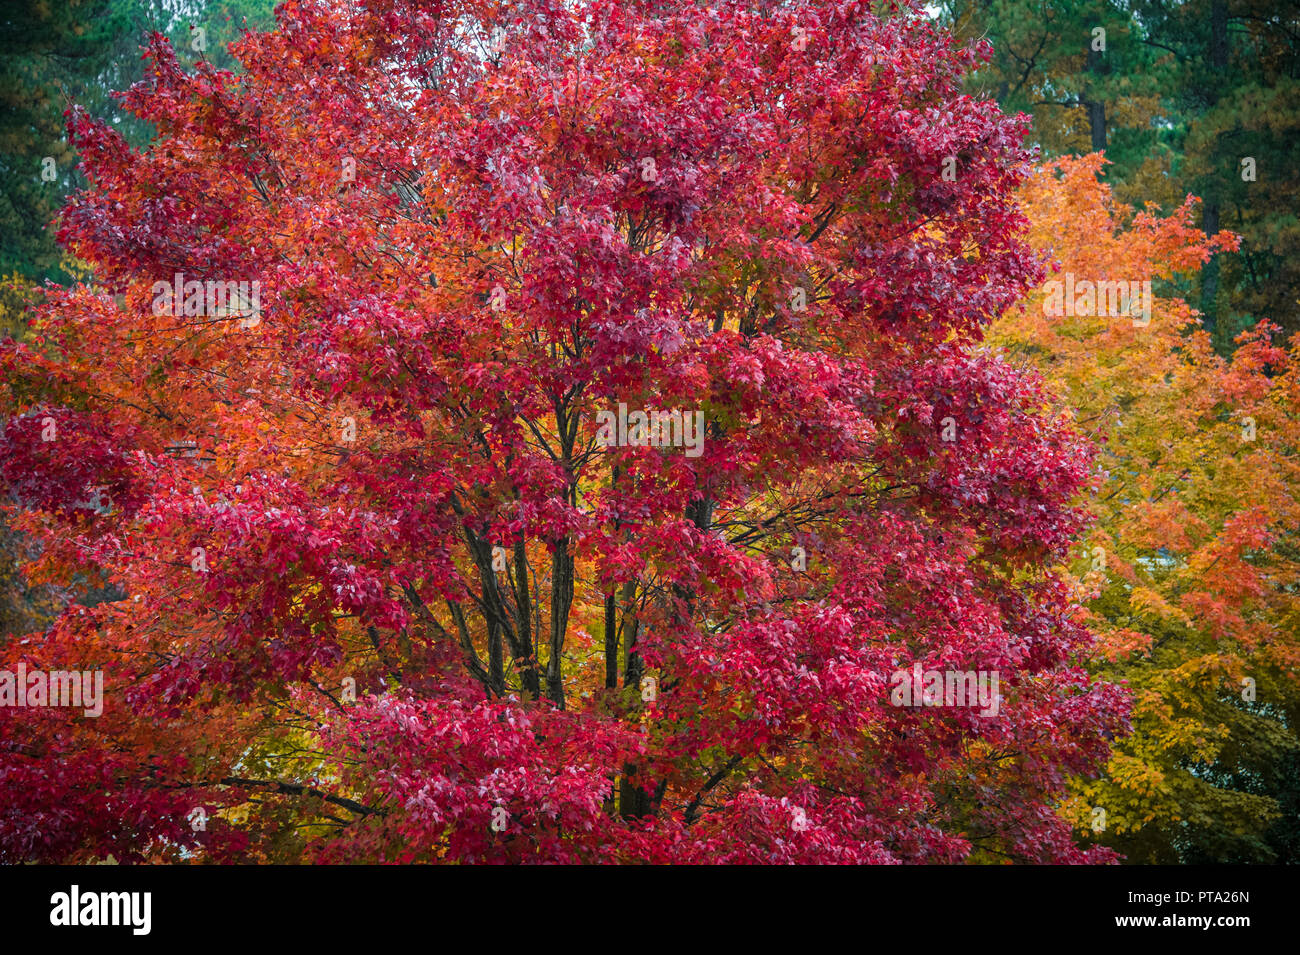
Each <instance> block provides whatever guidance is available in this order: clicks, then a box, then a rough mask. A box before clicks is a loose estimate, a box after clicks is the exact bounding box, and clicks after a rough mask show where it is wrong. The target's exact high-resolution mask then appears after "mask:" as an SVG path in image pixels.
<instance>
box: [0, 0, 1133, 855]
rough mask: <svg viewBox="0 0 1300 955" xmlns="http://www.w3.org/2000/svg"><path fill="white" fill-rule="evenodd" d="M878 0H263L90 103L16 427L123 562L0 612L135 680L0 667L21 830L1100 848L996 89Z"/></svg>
mask: <svg viewBox="0 0 1300 955" xmlns="http://www.w3.org/2000/svg"><path fill="white" fill-rule="evenodd" d="M873 11H874V5H873V4H869V3H859V2H840V3H825V2H819V3H812V2H808V3H792V4H785V3H783V4H775V3H770V4H719V5H717V6H714V7H707V6H702V5H699V4H696V3H688V2H682V0H659V2H627V0H598V2H584V3H582V4H573V3H561V2H559V0H524V2H512V3H499V2H467V0H450V2H436V0H425V2H410V0H372V2H368V3H366V4H364V5H357V6H356V7H348V8H345V9H340V8H338V7H336V6H335V5H333V4H330V3H328V2H306V0H289V2H287V3H285V4H284V5H282V6H281V7H280V8H279V10H278V13H277V16H278V20H279V28H278V30H276V31H275V32H273V33H269V34H265V35H250V36H247V37H245V38H244V39H243V40H242V41H241V42H240V43H239V44H238V45H237V47H236V48H235V52H236V54H237V56H238V58H239V60H240V61H241V62H242V63H243V64H244V67H245V72H244V73H242V74H240V75H238V76H236V75H232V74H229V73H223V72H218V71H215V70H213V69H212V68H210V67H209V66H208V65H207V64H206V63H204V62H199V63H197V64H196V65H194V66H193V68H190V69H186V68H184V67H183V66H182V65H181V64H180V63H179V62H178V59H177V57H176V55H175V54H174V52H173V51H172V50H171V48H170V47H169V46H168V45H167V44H166V43H165V42H163V41H162V40H161V39H159V40H157V41H156V42H155V43H154V44H153V45H152V47H151V48H150V51H149V55H150V56H151V57H152V76H151V78H150V79H149V80H148V81H147V82H145V83H144V84H142V85H140V86H138V87H137V88H135V89H132V90H131V91H130V92H128V93H127V94H125V95H124V102H125V104H126V105H127V106H128V107H129V108H130V109H131V110H132V111H133V112H135V113H136V114H137V115H139V116H141V117H142V118H144V119H146V120H148V121H150V122H151V123H153V124H154V125H155V126H156V128H157V136H156V138H155V140H154V142H153V143H152V144H151V145H150V146H149V148H147V149H145V150H142V151H134V150H132V149H130V148H128V147H127V146H126V145H125V144H124V143H123V142H122V140H121V139H120V137H119V136H117V135H116V134H115V133H114V131H113V130H111V129H109V128H107V127H106V126H104V125H103V124H100V123H97V122H94V121H92V120H91V119H90V118H89V117H87V116H85V115H84V114H82V113H80V112H77V113H74V114H72V115H71V117H70V123H71V128H72V131H73V135H74V137H75V141H76V144H77V146H78V148H79V150H80V153H81V156H82V157H83V169H84V171H85V173H86V175H87V177H88V178H89V181H90V183H91V185H90V187H89V188H88V189H87V190H85V191H84V192H82V193H81V194H79V195H78V196H76V197H75V198H74V199H73V200H72V201H71V202H70V204H69V206H68V208H67V209H66V210H65V211H64V215H63V222H62V227H61V230H62V231H61V235H62V238H63V240H64V241H65V243H66V244H67V245H68V247H69V248H70V249H71V250H72V251H73V252H74V253H75V254H76V255H77V256H79V257H80V258H81V259H84V260H85V261H86V262H88V263H90V265H91V266H92V267H93V270H94V283H93V284H90V285H81V286H77V287H75V288H70V289H64V290H56V289H52V290H50V291H49V295H48V301H47V303H46V304H45V306H44V307H43V308H42V310H41V312H40V314H39V317H38V318H37V319H36V320H35V329H34V332H35V334H34V336H33V337H32V338H31V339H29V341H28V342H27V343H26V344H25V345H22V346H19V345H15V344H13V343H7V344H6V345H5V350H4V354H3V362H4V368H5V378H4V381H5V384H4V386H3V391H2V392H0V400H2V401H3V408H4V410H5V412H6V413H7V416H8V417H7V423H6V424H5V427H4V431H3V437H2V438H0V441H2V442H3V462H2V466H0V476H2V477H3V480H4V482H5V484H6V486H7V488H8V492H9V495H10V499H11V500H12V501H14V502H15V506H14V509H15V511H16V512H17V515H16V517H15V521H16V522H17V526H19V527H21V529H22V530H23V531H24V532H25V533H27V534H28V535H30V536H31V538H32V539H33V540H35V541H38V542H39V546H40V555H39V558H38V559H37V560H35V561H34V562H33V565H32V566H31V568H29V572H30V574H31V575H32V577H33V578H35V579H43V580H50V581H59V582H62V583H63V584H65V585H68V586H74V585H78V584H80V585H84V586H91V585H99V584H103V583H105V582H106V583H108V584H110V585H111V586H112V587H114V588H116V590H115V596H117V597H120V599H109V600H105V601H101V602H98V603H93V602H91V601H85V600H83V601H81V602H75V603H73V604H71V605H70V606H69V607H68V609H67V611H66V612H65V613H64V614H63V615H62V617H61V618H60V619H59V621H58V623H57V624H56V625H55V626H54V627H53V628H52V630H51V631H50V632H49V633H47V634H35V635H26V636H24V637H22V638H14V639H13V640H12V641H11V642H10V644H9V646H8V650H9V651H10V652H9V657H10V659H11V661H12V662H17V658H15V656H14V654H15V651H16V652H17V654H18V655H19V656H20V657H21V658H22V661H23V662H24V663H25V664H26V665H28V666H29V667H31V668H33V669H35V668H38V667H42V668H44V669H46V670H53V669H59V668H67V669H76V670H88V669H92V668H98V669H101V670H102V671H103V672H104V674H105V681H106V682H105V686H106V690H105V693H106V697H107V698H106V701H105V706H104V713H103V715H102V716H100V717H98V718H93V717H87V716H85V715H84V714H82V713H81V712H80V711H72V710H68V709H65V708H55V707H47V708H43V709H39V708H24V709H18V708H5V709H0V786H2V787H3V789H4V791H5V793H6V798H5V799H3V800H0V858H3V859H5V860H26V859H39V860H64V861H67V860H86V859H91V858H100V857H103V856H106V855H112V856H113V857H114V858H117V859H120V860H123V861H130V860H135V859H142V858H149V859H160V858H178V857H180V856H181V855H182V854H190V853H195V854H198V855H199V856H200V857H206V858H212V859H217V860H256V859H271V860H284V859H298V860H322V861H329V860H343V861H373V860H384V861H411V860H439V859H446V860H449V861H450V860H456V861H526V860H536V861H551V862H553V861H580V860H581V861H631V860H640V861H655V862H662V861H677V862H682V861H688V862H698V861H710V862H715V861H716V862H872V863H876V862H879V863H886V862H923V861H941V862H948V861H959V860H962V859H966V858H972V859H991V860H1005V859H1008V858H1009V859H1014V860H1024V861H1035V862H1048V861H1050V862H1060V861H1090V860H1100V861H1104V860H1106V859H1108V858H1110V855H1109V854H1108V853H1107V852H1106V850H1100V849H1098V850H1088V851H1083V850H1080V849H1078V848H1076V846H1075V845H1074V843H1073V841H1072V839H1071V836H1070V831H1069V827H1068V825H1067V824H1066V823H1065V822H1064V821H1063V820H1062V819H1061V818H1060V817H1059V816H1058V814H1057V811H1056V805H1057V803H1058V802H1059V800H1060V799H1061V796H1062V793H1063V791H1064V784H1065V780H1066V779H1067V778H1068V777H1069V776H1070V775H1071V774H1088V773H1092V772H1095V771H1096V770H1097V769H1098V768H1099V767H1100V766H1101V765H1104V762H1105V759H1106V757H1107V754H1108V751H1109V744H1108V738H1109V736H1110V735H1111V734H1113V733H1115V732H1117V731H1120V730H1121V729H1122V727H1123V724H1124V721H1125V706H1126V704H1125V700H1124V697H1123V695H1122V694H1121V693H1120V691H1119V690H1118V689H1117V688H1116V687H1113V686H1109V685H1106V684H1099V683H1095V682H1091V681H1090V680H1089V679H1088V677H1087V676H1086V674H1084V672H1083V671H1082V670H1081V668H1080V667H1079V666H1078V665H1077V664H1078V656H1079V654H1080V653H1081V652H1083V651H1086V650H1087V648H1088V646H1089V644H1090V642H1091V637H1090V635H1089V634H1088V632H1087V631H1086V630H1085V629H1084V628H1083V627H1082V626H1081V625H1080V624H1079V623H1078V620H1077V608H1076V606H1075V603H1074V598H1073V595H1072V593H1071V591H1070V589H1069V587H1068V586H1067V584H1066V583H1065V582H1063V581H1062V580H1061V579H1059V578H1058V577H1057V576H1056V575H1055V574H1053V573H1051V572H1049V571H1046V570H1044V568H1045V567H1047V566H1049V565H1050V564H1054V563H1057V562H1059V561H1060V560H1061V558H1062V557H1063V556H1064V555H1065V553H1066V550H1067V547H1068V543H1069V540H1070V537H1071V535H1072V534H1074V533H1075V532H1076V531H1077V530H1078V529H1079V526H1080V523H1081V521H1082V517H1081V512H1080V511H1079V510H1078V509H1076V508H1075V507H1074V506H1073V505H1072V504H1071V502H1072V501H1073V500H1074V499H1075V498H1076V496H1077V495H1078V494H1079V493H1080V492H1081V491H1082V490H1084V489H1086V488H1087V487H1088V486H1089V483H1090V480H1091V478H1090V460H1091V458H1090V451H1089V447H1088V445H1087V444H1086V442H1084V441H1083V440H1082V439H1081V438H1080V437H1079V436H1078V435H1077V434H1076V433H1075V432H1074V431H1072V430H1071V428H1070V427H1069V425H1068V424H1067V423H1066V422H1064V421H1062V420H1060V419H1058V418H1056V417H1054V416H1053V415H1052V414H1051V413H1050V412H1048V411H1047V410H1045V409H1047V408H1048V407H1049V403H1048V402H1047V400H1046V399H1045V397H1044V394H1043V392H1042V389H1041V385H1040V383H1039V382H1038V380H1037V379H1036V378H1035V377H1033V376H1031V375H1030V374H1027V373H1025V372H1022V371H1018V370H1017V369H1015V368H1014V367H1012V366H1010V365H1009V364H1007V363H1006V362H1004V361H1003V360H1001V359H999V358H998V357H997V356H996V355H995V354H993V353H991V352H988V351H985V350H983V349H982V348H981V347H980V340H981V334H982V331H981V330H982V326H983V325H984V324H985V323H986V322H987V321H988V320H989V319H990V318H991V317H993V316H996V315H999V314H1001V313H1002V312H1003V311H1004V310H1005V309H1006V308H1007V306H1008V305H1009V304H1010V303H1012V302H1013V301H1015V300H1016V299H1017V298H1018V297H1019V296H1021V295H1022V294H1024V292H1025V290H1026V289H1027V288H1028V287H1030V286H1031V285H1032V284H1033V283H1034V282H1036V281H1037V280H1038V279H1039V278H1041V274H1042V273H1041V271H1040V266H1039V264H1038V262H1037V261H1036V259H1035V258H1034V256H1033V255H1032V254H1031V253H1030V251H1029V250H1028V248H1027V246H1026V245H1025V244H1024V242H1023V241H1022V239H1021V237H1020V233H1021V231H1022V230H1023V227H1024V222H1023V219H1022V217H1021V215H1020V213H1019V211H1018V209H1017V208H1016V206H1015V203H1014V201H1013V200H1012V198H1011V193H1012V190H1013V189H1014V187H1015V186H1016V185H1017V183H1019V182H1020V181H1021V180H1022V179H1023V177H1024V176H1025V174H1026V172H1027V170H1028V162H1029V157H1028V156H1027V155H1026V153H1025V152H1024V151H1023V149H1022V146H1021V137H1022V135H1023V127H1022V125H1021V124H1020V122H1018V121H1016V120H1013V119H1011V118H1008V117H1005V116H1003V115H1002V114H1001V113H1000V112H999V111H998V109H997V108H996V106H995V105H993V104H992V103H989V102H984V101H980V100H978V99H974V98H971V97H970V96H967V95H964V94H963V93H962V92H961V88H960V84H961V81H962V78H963V76H964V74H965V72H966V71H968V70H969V69H970V67H971V66H972V64H973V63H974V62H975V60H976V58H977V56H978V55H979V54H978V52H977V51H972V50H968V49H963V48H960V47H958V46H957V45H955V44H954V42H953V41H952V39H951V38H950V37H949V36H947V35H946V34H945V33H943V32H942V31H940V30H939V29H937V28H936V27H935V26H934V25H933V24H932V23H930V22H929V21H928V20H927V19H926V18H925V17H924V16H923V15H921V14H920V13H919V11H918V10H915V9H912V8H910V7H906V6H904V7H903V8H901V9H899V10H896V11H894V12H892V13H890V14H888V15H881V14H879V13H878V12H873ZM232 283H233V284H232ZM176 292H179V294H176ZM602 413H604V414H602ZM610 413H614V414H615V415H616V416H617V418H618V426H617V427H616V428H613V429H610V428H605V430H604V431H603V432H602V423H603V422H606V423H607V422H609V421H610V420H611V417H610ZM674 413H675V414H674ZM641 416H644V418H643V417H641ZM697 425H698V426H699V430H696V426H697ZM51 434H52V435H53V437H47V436H48V435H51ZM87 604H90V605H87ZM914 665H915V666H918V667H919V668H920V670H922V671H925V672H937V673H939V674H944V673H952V672H959V673H971V674H979V675H980V677H981V678H983V677H984V676H987V675H990V674H992V675H994V676H995V677H996V679H997V683H996V684H995V688H996V689H997V690H998V698H997V700H996V703H995V705H994V706H993V707H991V709H992V710H994V711H995V712H992V713H991V712H989V708H985V709H984V710H981V709H979V708H977V707H975V706H971V705H949V706H929V705H910V706H899V705H895V703H896V700H891V689H893V688H894V681H895V679H896V676H897V674H898V673H899V672H906V673H909V674H910V673H911V672H912V668H913V666H914ZM353 690H355V695H354V694H353ZM912 702H913V703H914V704H922V703H923V702H932V701H929V700H928V698H925V699H923V697H922V693H921V688H920V687H918V688H917V696H916V699H915V700H913V701H912ZM947 702H953V701H952V700H951V699H949V700H948V701H947ZM196 809H200V810H202V812H203V813H204V814H205V815H206V814H210V815H211V818H210V819H205V821H204V824H203V825H197V824H196V823H195V822H194V819H193V815H194V812H195V810H196ZM186 857H188V855H187V856H186Z"/></svg>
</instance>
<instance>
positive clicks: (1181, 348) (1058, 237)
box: [991, 155, 1300, 863]
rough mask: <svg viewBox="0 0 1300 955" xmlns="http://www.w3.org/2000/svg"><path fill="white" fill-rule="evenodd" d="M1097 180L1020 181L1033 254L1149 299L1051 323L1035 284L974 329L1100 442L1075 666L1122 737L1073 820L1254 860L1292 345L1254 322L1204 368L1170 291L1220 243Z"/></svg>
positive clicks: (1296, 433)
mask: <svg viewBox="0 0 1300 955" xmlns="http://www.w3.org/2000/svg"><path fill="white" fill-rule="evenodd" d="M1103 174H1104V166H1103V160H1102V159H1101V157H1100V156H1097V155H1093V156H1088V157H1084V158H1082V159H1078V160H1063V161H1058V162H1054V163H1050V164H1048V165H1047V166H1046V167H1045V168H1043V169H1042V170H1041V171H1040V172H1039V173H1038V174H1037V175H1035V176H1034V177H1033V178H1032V180H1031V181H1030V182H1028V183H1026V185H1025V186H1024V187H1022V190H1021V199H1022V201H1023V204H1024V209H1025V212H1026V214H1027V215H1028V216H1029V218H1030V219H1031V222H1032V226H1031V229H1030V231H1029V238H1030V241H1031V242H1033V244H1034V245H1035V246H1036V247H1039V248H1042V249H1044V250H1045V251H1047V252H1049V253H1050V254H1051V255H1052V257H1053V260H1054V261H1053V266H1054V271H1053V277H1054V279H1055V280H1057V281H1060V280H1061V278H1062V277H1063V276H1066V275H1073V276H1075V277H1076V279H1077V280H1078V281H1080V282H1082V281H1089V280H1097V279H1099V278H1104V279H1109V280H1124V281H1132V280H1152V281H1154V283H1155V284H1154V286H1153V289H1154V293H1153V296H1152V298H1151V301H1150V302H1148V303H1147V305H1148V308H1147V309H1146V310H1144V312H1143V314H1142V315H1140V316H1139V315H1134V316H1133V317H1128V316H1124V317H1114V316H1105V315H1095V314H1093V315H1087V314H1072V315H1063V314H1056V315H1053V314H1050V313H1051V312H1052V311H1054V309H1052V308H1050V307H1046V308H1045V307H1044V306H1045V302H1046V298H1047V290H1046V288H1044V289H1040V290H1038V291H1036V292H1035V293H1034V294H1032V295H1030V296H1029V297H1028V298H1027V299H1026V300H1025V301H1024V302H1023V303H1020V304H1018V305H1016V306H1015V307H1014V308H1013V309H1011V310H1009V311H1008V313H1007V314H1006V315H1004V316H1003V317H1002V319H1000V320H999V321H998V322H997V323H995V324H994V326H993V328H992V330H991V338H992V340H993V341H994V342H995V343H997V344H998V345H999V346H1001V347H1002V348H1003V349H1004V351H1005V352H1006V353H1007V354H1008V355H1009V356H1011V357H1012V358H1013V360H1020V361H1023V362H1025V363H1027V364H1028V365H1030V366H1031V367H1035V368H1037V369H1038V370H1040V371H1041V372H1042V373H1043V375H1044V376H1045V377H1046V378H1047V379H1048V380H1049V382H1050V383H1051V384H1052V386H1053V389H1054V390H1055V391H1056V392H1057V393H1058V394H1059V395H1060V397H1061V401H1062V403H1063V404H1064V405H1065V406H1066V407H1068V408H1069V409H1070V412H1069V413H1070V414H1072V415H1073V416H1074V418H1075V421H1076V426H1077V427H1079V428H1081V429H1084V430H1086V431H1087V432H1088V433H1089V434H1090V435H1091V436H1092V437H1093V438H1094V439H1095V441H1096V442H1097V444H1098V446H1099V447H1100V449H1101V452H1100V455H1099V459H1098V464H1099V466H1100V468H1101V469H1102V474H1103V476H1104V482H1103V483H1102V484H1101V486H1100V487H1099V489H1098V491H1097V493H1096V494H1095V495H1094V496H1092V497H1091V498H1090V500H1089V508H1090V510H1092V512H1093V513H1094V515H1095V517H1096V522H1095V524H1094V525H1093V527H1092V528H1091V529H1090V531H1089V533H1088V534H1087V535H1086V536H1085V537H1083V538H1081V540H1080V541H1079V543H1078V545H1077V547H1076V552H1075V557H1074V559H1073V560H1072V561H1071V565H1072V569H1073V571H1074V573H1075V574H1076V575H1077V576H1078V578H1079V579H1080V583H1081V587H1082V589H1083V591H1084V593H1085V595H1086V596H1087V597H1088V598H1089V600H1088V615H1087V620H1088V626H1089V628H1090V629H1092V630H1094V631H1095V632H1096V633H1097V634H1098V636H1099V641H1098V645H1097V648H1096V651H1095V653H1096V658H1095V660H1094V664H1093V667H1092V669H1093V671H1094V672H1095V673H1097V674H1098V675H1100V676H1101V677H1103V678H1105V679H1108V680H1123V681H1124V682H1126V683H1128V684H1129V685H1130V686H1131V687H1132V691H1133V733H1132V735H1131V736H1129V737H1127V738H1125V739H1123V740H1122V741H1119V742H1117V745H1116V751H1115V753H1114V754H1113V756H1112V757H1111V760H1110V765H1109V767H1108V771H1107V772H1106V774H1105V775H1104V777H1103V778H1101V779H1098V780H1094V781H1090V782H1088V783H1086V784H1084V785H1081V786H1080V787H1079V792H1078V793H1077V798H1075V799H1074V800H1072V801H1071V803H1070V808H1069V810H1068V811H1069V812H1070V814H1071V815H1072V817H1073V818H1074V819H1075V821H1076V823H1077V825H1078V827H1079V829H1080V831H1081V832H1082V833H1085V834H1087V836H1088V837H1090V838H1097V839H1100V840H1102V841H1105V842H1107V843H1110V844H1113V845H1115V846H1116V847H1117V848H1120V849H1121V850H1122V851H1123V852H1124V854H1125V856H1126V857H1128V858H1129V859H1131V860H1133V861H1142V862H1162V863H1169V862H1178V861H1206V860H1233V859H1235V860H1237V861H1256V862H1271V861H1274V858H1273V857H1274V856H1275V854H1276V850H1275V849H1274V848H1270V846H1269V845H1268V841H1267V839H1266V837H1267V836H1268V834H1269V830H1270V827H1271V826H1272V825H1273V824H1274V823H1276V822H1277V821H1278V819H1279V817H1280V816H1282V814H1283V807H1282V806H1280V805H1279V798H1280V796H1281V794H1282V793H1285V792H1286V791H1287V790H1289V789H1293V788H1294V781H1293V778H1292V779H1290V780H1288V777H1289V776H1291V771H1289V770H1288V767H1294V765H1295V763H1294V759H1295V754H1296V751H1297V749H1300V739H1297V737H1296V733H1295V730H1294V727H1295V726H1296V725H1297V717H1300V710H1298V707H1300V675H1298V674H1297V664H1300V551H1297V549H1296V543H1295V542H1296V535H1297V533H1300V502H1297V495H1296V492H1295V489H1296V488H1297V487H1300V460H1297V457H1296V449H1297V448H1298V447H1300V415H1298V414H1297V409H1298V408H1300V365H1297V359H1298V358H1300V354H1298V353H1297V350H1296V349H1297V347H1300V340H1297V341H1296V342H1295V343H1294V344H1293V345H1292V346H1291V349H1290V350H1289V351H1288V349H1287V347H1286V346H1285V343H1284V342H1282V341H1281V339H1280V337H1279V335H1278V334H1277V332H1278V329H1277V328H1276V326H1273V325H1271V324H1270V323H1268V322H1262V323H1260V325H1259V326H1258V327H1257V328H1256V329H1253V330H1251V331H1248V332H1246V333H1243V334H1242V335H1241V336H1240V338H1239V340H1238V345H1237V349H1236V351H1235V352H1234V353H1233V354H1232V355H1231V356H1230V357H1228V358H1224V357H1222V356H1220V355H1217V354H1216V353H1215V352H1214V350H1213V348H1212V347H1211V343H1210V336H1209V335H1208V334H1207V333H1206V332H1205V331H1204V330H1203V329H1202V328H1201V327H1200V322H1199V320H1198V316H1197V315H1196V313H1195V312H1194V311H1193V310H1192V309H1191V308H1190V307H1189V306H1188V305H1187V303H1186V302H1184V301H1183V300H1182V299H1181V298H1180V297H1179V296H1178V295H1177V293H1176V291H1175V290H1174V288H1173V287H1172V286H1171V284H1170V283H1171V282H1172V281H1173V280H1174V279H1176V278H1177V277H1178V276H1179V275H1181V274H1186V273H1187V272H1189V271H1193V270H1195V269H1196V268H1198V267H1199V266H1200V265H1201V264H1202V263H1203V262H1204V261H1206V260H1208V259H1209V257H1210V255H1212V254H1213V253H1214V252H1215V251H1216V250H1218V249H1222V248H1225V247H1226V248H1232V247H1234V245H1235V243H1236V238H1235V237H1234V236H1232V235H1230V234H1228V233H1220V234H1219V235H1217V236H1215V237H1212V238H1207V237H1206V236H1205V235H1204V233H1203V232H1201V231H1200V229H1198V228H1197V227H1196V225H1195V219H1194V211H1195V205H1196V203H1195V201H1194V200H1193V199H1191V198H1189V199H1188V200H1187V201H1186V202H1185V203H1183V204H1182V205H1181V206H1180V207H1179V208H1177V209H1174V210H1170V211H1169V213H1167V214H1165V215H1161V214H1159V213H1157V212H1156V211H1155V210H1142V211H1138V210H1134V209H1132V208H1128V207H1126V206H1124V205H1123V204H1121V203H1118V202H1116V201H1114V199H1113V198H1112V196H1111V191H1110V189H1109V187H1108V186H1106V185H1105V184H1104V182H1102V181H1099V178H1098V177H1099V176H1101V175H1103ZM1055 311H1058V312H1059V311H1061V310H1059V309H1056V310H1055ZM1070 311H1074V310H1070ZM1148 313H1149V314H1148ZM1280 791H1281V792H1280ZM1098 810H1101V812H1098ZM1094 821H1102V822H1104V824H1103V825H1101V826H1096V825H1094Z"/></svg>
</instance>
